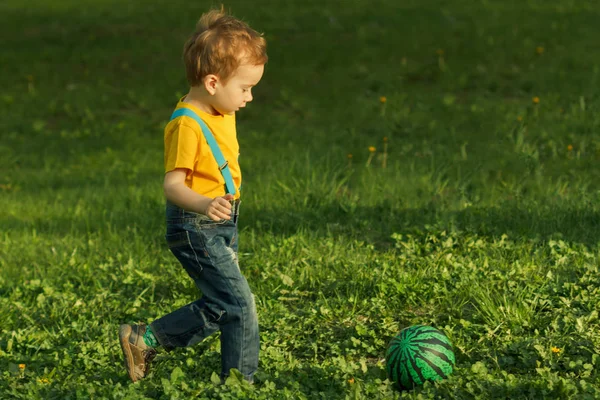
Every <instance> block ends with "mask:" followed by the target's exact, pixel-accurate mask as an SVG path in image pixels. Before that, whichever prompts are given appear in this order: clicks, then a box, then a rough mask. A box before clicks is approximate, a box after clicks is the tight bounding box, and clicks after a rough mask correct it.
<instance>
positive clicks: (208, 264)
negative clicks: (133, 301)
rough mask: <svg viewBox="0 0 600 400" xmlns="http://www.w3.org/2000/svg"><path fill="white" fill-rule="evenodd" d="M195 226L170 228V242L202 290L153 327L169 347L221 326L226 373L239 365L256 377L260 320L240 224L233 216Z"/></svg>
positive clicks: (198, 338)
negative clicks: (241, 262) (241, 257)
mask: <svg viewBox="0 0 600 400" xmlns="http://www.w3.org/2000/svg"><path fill="white" fill-rule="evenodd" d="M194 226H195V229H193V230H189V229H188V230H186V231H179V232H174V233H170V234H169V235H168V242H169V246H170V247H171V250H172V251H173V253H174V254H175V256H177V258H178V259H179V260H180V261H181V263H182V265H183V266H184V268H185V269H186V270H187V272H188V273H189V275H190V276H191V277H192V279H194V281H195V282H196V285H197V286H198V288H199V289H200V290H201V291H202V294H203V296H202V298H201V299H200V300H198V301H195V302H193V303H190V304H188V305H186V306H184V307H181V308H180V309H178V310H175V311H173V312H172V313H170V314H168V315H166V316H164V317H162V318H160V319H157V320H156V321H154V322H153V323H152V324H151V329H152V331H153V332H154V334H155V336H156V337H157V339H158V341H159V342H160V343H161V344H162V345H164V346H165V347H167V348H169V347H185V346H190V345H192V344H194V343H197V342H199V341H201V340H203V339H204V338H205V337H207V336H209V335H211V334H212V333H214V332H215V331H216V330H217V329H221V332H222V335H221V359H222V376H227V375H228V374H229V370H230V369H231V368H237V369H238V370H240V372H241V373H242V374H244V376H245V377H246V379H248V380H252V376H253V374H254V372H255V371H256V369H257V367H258V352H259V348H260V343H259V335H258V320H257V316H256V307H255V304H254V298H253V296H252V293H251V291H250V287H249V286H248V282H247V281H246V278H245V277H244V276H243V275H242V273H241V271H240V269H239V266H238V262H237V255H236V251H235V250H236V248H237V246H236V243H235V241H236V240H237V237H236V236H237V234H236V227H235V225H234V224H233V223H229V222H227V223H222V224H215V223H202V224H196V225H194ZM188 228H189V226H188Z"/></svg>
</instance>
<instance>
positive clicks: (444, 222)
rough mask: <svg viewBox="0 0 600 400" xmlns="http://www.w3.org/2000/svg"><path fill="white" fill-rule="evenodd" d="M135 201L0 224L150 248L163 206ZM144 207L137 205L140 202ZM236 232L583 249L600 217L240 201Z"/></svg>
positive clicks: (522, 209)
mask: <svg viewBox="0 0 600 400" xmlns="http://www.w3.org/2000/svg"><path fill="white" fill-rule="evenodd" d="M139 201H140V200H139V199H138V200H136V201H132V202H129V200H127V199H124V200H123V201H122V202H121V203H122V204H121V203H120V204H118V205H117V206H116V207H114V208H112V209H107V208H106V207H103V206H102V205H101V204H99V207H97V208H93V207H92V209H91V210H88V211H86V212H85V213H83V215H79V216H73V217H72V218H65V217H64V216H58V217H52V216H43V217H33V216H31V215H29V216H27V215H26V216H14V215H13V216H4V217H2V219H1V220H0V222H1V224H2V227H3V228H4V230H5V231H6V232H8V233H9V235H11V234H18V233H22V232H31V231H32V230H35V231H36V233H37V234H51V235H57V236H64V235H74V236H77V237H82V238H83V237H86V235H88V234H90V233H92V232H93V233H97V234H100V235H103V234H105V233H107V234H110V235H118V234H119V232H122V233H123V234H125V233H127V232H129V233H127V235H131V234H132V233H135V234H139V235H143V236H145V237H146V238H149V239H151V240H154V241H160V240H162V237H163V235H164V228H165V222H164V211H163V205H162V204H157V202H156V199H149V201H148V202H147V203H145V204H142V205H139V204H138V205H137V206H136V203H139ZM142 203H143V201H142ZM240 229H242V230H244V229H254V230H257V231H258V232H261V231H262V232H269V233H271V234H273V235H277V236H279V235H280V236H292V235H296V234H298V233H299V232H306V231H309V232H311V233H312V234H313V235H315V236H323V237H326V236H338V237H345V238H348V239H358V240H364V241H366V242H368V243H372V244H373V245H375V246H376V247H378V248H381V249H385V248H387V247H389V246H391V245H393V244H394V240H393V239H392V238H391V235H392V234H393V233H399V234H413V235H426V232H428V231H431V230H432V229H435V230H438V231H444V230H446V231H461V232H465V233H469V234H474V235H478V236H482V237H490V238H499V237H500V236H502V235H504V234H506V235H508V237H509V238H511V239H513V240H519V239H525V240H530V239H531V240H542V241H545V240H549V239H554V240H558V239H560V240H564V241H566V242H571V243H581V244H584V245H586V246H588V247H595V246H598V244H599V241H600V212H599V211H598V210H596V209H594V208H592V207H590V208H581V207H575V206H573V207H571V206H568V205H561V206H552V205H542V206H539V207H538V206H536V207H533V206H523V205H519V204H512V203H509V202H507V203H504V204H500V205H498V206H495V207H481V208H478V207H470V208H467V209H464V210H460V211H453V210H444V209H442V208H438V207H435V206H426V207H421V208H414V209H402V208H400V207H399V206H398V205H397V204H392V203H390V202H386V203H382V204H380V205H378V206H375V207H360V206H359V207H355V208H353V209H352V210H345V209H344V208H342V206H341V205H339V204H337V203H330V204H329V205H327V206H321V207H314V208H310V207H309V208H305V209H301V210H300V211H298V209H297V208H293V209H291V208H280V209H275V210H271V211H265V210H262V209H258V208H255V207H253V205H252V203H250V202H245V203H244V205H243V207H242V209H241V216H240Z"/></svg>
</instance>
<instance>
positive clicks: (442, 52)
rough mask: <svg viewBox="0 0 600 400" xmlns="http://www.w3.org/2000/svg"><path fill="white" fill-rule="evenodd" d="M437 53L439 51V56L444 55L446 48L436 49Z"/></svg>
mask: <svg viewBox="0 0 600 400" xmlns="http://www.w3.org/2000/svg"><path fill="white" fill-rule="evenodd" d="M436 53H437V55H438V56H443V55H444V50H442V49H437V50H436Z"/></svg>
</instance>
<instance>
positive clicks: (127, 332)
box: [119, 325, 137, 382]
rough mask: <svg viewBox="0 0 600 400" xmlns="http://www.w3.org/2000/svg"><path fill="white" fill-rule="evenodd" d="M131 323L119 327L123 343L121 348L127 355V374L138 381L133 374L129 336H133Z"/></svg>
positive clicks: (120, 338) (134, 380)
mask: <svg viewBox="0 0 600 400" xmlns="http://www.w3.org/2000/svg"><path fill="white" fill-rule="evenodd" d="M131 332H132V329H131V325H121V327H120V328H119V342H120V343H121V350H123V355H124V356H125V368H126V369H127V374H129V378H130V379H131V380H132V381H133V382H136V381H137V379H135V376H134V375H133V370H132V366H133V354H132V353H131V348H130V347H129V337H130V336H131Z"/></svg>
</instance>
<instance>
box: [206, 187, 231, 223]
mask: <svg viewBox="0 0 600 400" xmlns="http://www.w3.org/2000/svg"><path fill="white" fill-rule="evenodd" d="M231 200H233V195H232V194H229V193H228V194H226V195H225V196H220V197H215V198H214V199H213V200H212V201H211V202H210V203H208V206H207V207H206V212H205V214H206V215H207V216H209V217H210V219H212V220H213V221H215V222H219V221H221V220H223V219H225V220H230V219H231V203H230V201H231Z"/></svg>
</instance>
